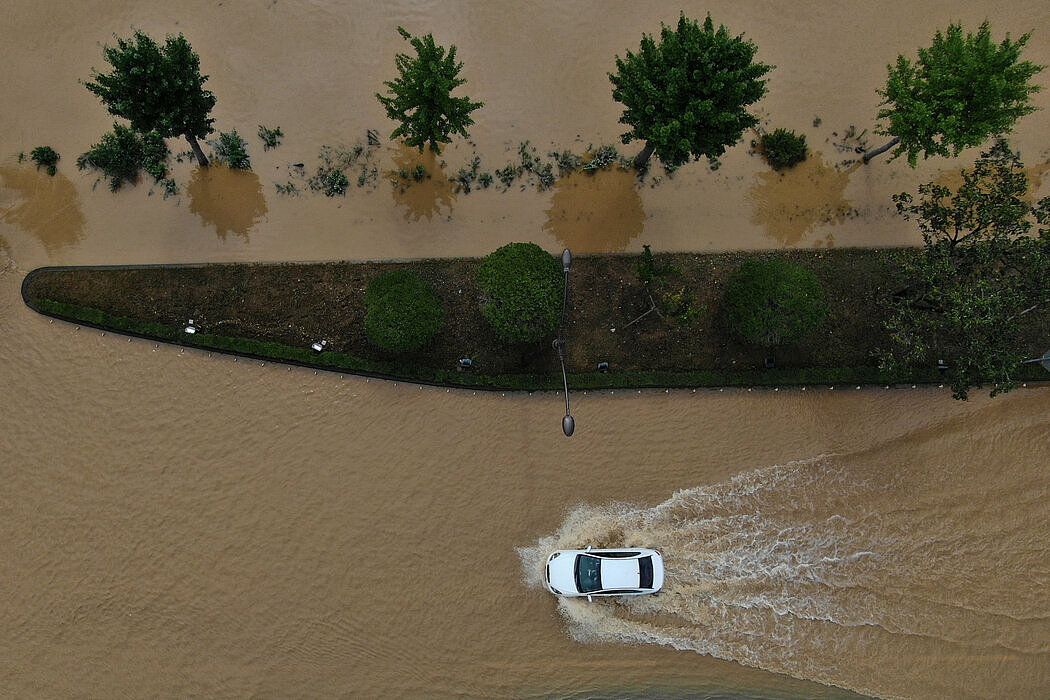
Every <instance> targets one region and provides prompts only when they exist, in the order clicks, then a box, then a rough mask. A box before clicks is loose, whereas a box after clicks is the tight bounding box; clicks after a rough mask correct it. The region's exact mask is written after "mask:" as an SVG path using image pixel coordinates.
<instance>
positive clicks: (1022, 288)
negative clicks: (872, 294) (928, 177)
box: [883, 141, 1050, 399]
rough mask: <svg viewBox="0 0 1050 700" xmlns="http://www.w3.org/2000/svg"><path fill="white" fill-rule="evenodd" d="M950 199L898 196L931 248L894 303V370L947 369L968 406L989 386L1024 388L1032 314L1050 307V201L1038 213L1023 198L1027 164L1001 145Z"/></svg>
mask: <svg viewBox="0 0 1050 700" xmlns="http://www.w3.org/2000/svg"><path fill="white" fill-rule="evenodd" d="M962 176H963V183H962V185H961V186H960V187H959V189H958V190H956V191H955V192H952V191H951V190H950V189H948V188H947V187H944V186H942V185H937V184H935V183H928V184H925V185H921V186H920V187H919V192H918V194H919V196H918V199H917V200H916V199H915V198H914V197H912V195H910V194H907V193H902V194H899V195H896V196H895V197H894V200H895V201H896V202H897V209H898V211H899V212H900V213H901V214H903V215H904V216H905V217H906V218H910V217H914V218H915V219H916V221H917V222H918V225H919V229H920V230H921V231H922V236H923V239H924V241H925V244H926V245H925V247H924V249H923V250H922V252H921V253H920V254H919V255H918V256H909V257H906V258H905V262H904V274H905V277H906V279H907V280H908V282H909V285H908V287H907V288H906V289H904V290H903V291H902V292H900V293H898V294H897V295H895V296H894V297H893V298H891V300H890V304H891V305H892V307H893V310H892V314H891V315H890V319H889V321H888V322H887V331H888V332H889V339H890V342H891V347H890V348H889V352H888V354H887V355H886V357H884V359H883V365H884V366H886V367H888V368H894V369H896V368H902V367H911V366H915V365H920V366H922V365H926V366H932V365H933V363H934V362H935V361H940V360H944V361H945V362H946V363H947V370H946V371H947V374H948V377H947V378H948V379H949V380H950V382H951V388H952V395H953V396H954V397H955V398H957V399H965V398H967V395H968V392H969V389H971V388H973V387H975V386H979V385H980V384H982V383H985V382H991V383H992V384H993V385H994V386H993V388H992V390H991V395H992V396H995V395H996V394H999V393H1002V392H1005V391H1009V390H1011V389H1013V388H1014V387H1015V386H1016V385H1017V379H1016V377H1017V375H1018V372H1019V370H1020V368H1021V364H1022V362H1023V361H1024V360H1025V359H1026V357H1027V356H1028V355H1029V353H1031V352H1033V351H1039V350H1042V348H1041V347H1039V348H1036V347H1029V344H1028V343H1026V341H1025V333H1024V329H1025V320H1026V319H1025V315H1026V314H1027V313H1029V312H1031V311H1035V310H1037V309H1042V310H1044V313H1045V308H1046V306H1047V305H1048V304H1050V275H1047V269H1050V231H1048V230H1046V229H1043V230H1041V231H1040V232H1039V235H1037V236H1033V235H1031V229H1032V227H1033V224H1034V223H1039V224H1046V223H1048V222H1050V197H1048V198H1045V199H1043V200H1042V201H1041V202H1039V203H1038V204H1037V205H1036V206H1034V207H1033V206H1031V205H1030V204H1029V203H1028V202H1027V201H1026V199H1025V196H1026V195H1027V193H1028V178H1027V175H1026V173H1025V171H1024V166H1023V164H1022V163H1021V161H1020V160H1019V158H1018V157H1017V154H1015V153H1013V152H1012V151H1011V150H1010V149H1009V147H1007V146H1006V144H1005V143H1004V142H1001V141H1000V142H999V143H997V144H996V145H995V147H993V148H992V149H991V150H989V151H988V152H986V153H983V154H982V155H981V157H980V159H978V160H977V162H976V163H975V164H974V167H973V169H972V170H967V171H963V173H962Z"/></svg>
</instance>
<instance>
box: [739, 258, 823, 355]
mask: <svg viewBox="0 0 1050 700" xmlns="http://www.w3.org/2000/svg"><path fill="white" fill-rule="evenodd" d="M725 305H726V312H727V314H728V317H729V323H730V325H731V326H732V327H733V329H734V330H735V331H736V332H737V333H739V334H740V336H741V337H743V338H744V339H745V340H748V341H750V342H752V343H757V344H761V345H766V346H774V345H791V344H793V343H797V342H798V341H800V340H801V339H802V338H804V337H805V336H806V335H807V334H809V333H810V332H812V331H814V330H816V329H817V328H819V327H820V326H821V324H823V323H824V319H825V318H826V317H827V314H828V308H827V301H826V299H825V297H824V290H823V289H822V288H821V286H820V282H819V281H818V280H817V276H816V275H814V274H813V273H812V272H811V271H810V270H807V269H806V268H804V267H802V266H800V265H795V264H794V263H790V262H788V261H786V260H784V259H782V258H779V257H770V258H749V259H747V260H745V261H744V262H743V263H741V264H740V266H739V267H738V268H737V269H736V270H734V271H733V273H732V274H731V275H730V276H729V280H728V281H727V282H726V287H725Z"/></svg>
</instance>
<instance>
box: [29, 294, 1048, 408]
mask: <svg viewBox="0 0 1050 700" xmlns="http://www.w3.org/2000/svg"><path fill="white" fill-rule="evenodd" d="M27 303H29V304H30V306H31V307H32V308H34V309H35V310H36V311H38V312H40V313H42V314H45V315H47V316H51V317H53V318H58V319H60V320H64V321H71V322H76V323H81V324H84V325H87V326H91V327H93V328H98V329H101V330H107V331H113V332H117V333H123V334H125V335H131V336H136V337H140V338H146V339H148V340H156V341H163V342H166V343H174V344H178V345H182V346H187V347H194V348H199V349H202V350H213V351H217V352H222V353H227V354H232V355H239V356H242V357H248V358H252V359H257V360H269V361H273V362H283V363H288V364H294V365H298V366H302V367H310V368H314V369H323V370H330V371H337V372H345V373H348V374H358V375H362V376H371V377H380V378H384V379H391V380H397V381H411V382H418V383H421V384H431V385H436V386H450V387H460V388H475V389H487V390H505V391H548V390H555V389H560V388H561V376H560V375H539V374H496V375H490V374H484V373H483V372H480V371H478V370H477V369H476V368H472V369H471V370H469V371H463V372H458V371H454V370H439V369H432V368H427V367H420V366H417V365H408V364H402V363H397V362H381V361H375V360H368V359H364V358H360V357H355V356H353V355H347V354H343V353H338V352H321V353H318V352H315V351H314V350H311V349H308V348H302V347H292V346H289V345H283V344H281V343H271V342H262V341H258V340H253V339H250V338H239V337H231V336H224V335H216V334H212V333H195V334H190V333H185V332H183V330H182V329H176V328H171V327H168V326H164V325H162V324H158V323H144V322H141V321H137V320H135V319H132V318H127V317H125V316H114V315H111V314H108V313H106V312H104V311H100V310H98V309H92V308H88V307H83V306H77V305H75V304H67V303H63V302H57V301H52V300H49V299H41V300H37V301H36V302H35V303H33V302H30V301H29V300H27ZM1044 373H1045V372H1044V371H1043V370H1042V369H1041V368H1039V367H1038V366H1036V365H1026V366H1025V367H1024V368H1023V370H1022V377H1021V379H1022V380H1029V379H1030V380H1038V379H1042V378H1043V377H1042V376H1041V374H1044ZM940 381H941V377H940V375H939V373H938V372H937V370H935V369H914V370H911V371H907V372H900V373H896V374H890V373H887V372H884V371H882V370H880V369H878V368H875V367H806V368H791V369H781V368H776V369H768V370H732V371H719V370H696V371H682V372H679V371H660V370H641V371H632V372H617V371H610V372H604V373H603V372H588V373H581V374H574V375H572V377H571V381H570V388H571V389H580V390H582V389H647V388H711V387H778V386H807V385H832V386H834V385H849V384H854V385H894V384H916V383H938V382H940Z"/></svg>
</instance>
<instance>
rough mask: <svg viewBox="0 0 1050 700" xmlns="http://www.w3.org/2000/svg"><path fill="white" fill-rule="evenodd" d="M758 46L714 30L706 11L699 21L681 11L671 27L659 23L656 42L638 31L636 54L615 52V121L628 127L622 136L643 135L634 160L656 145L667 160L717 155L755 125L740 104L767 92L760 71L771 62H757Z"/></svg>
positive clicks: (641, 160)
mask: <svg viewBox="0 0 1050 700" xmlns="http://www.w3.org/2000/svg"><path fill="white" fill-rule="evenodd" d="M757 51H758V47H756V46H755V45H754V44H753V43H751V42H750V41H748V40H746V39H744V38H743V35H741V36H737V37H733V36H730V34H729V30H728V29H726V28H725V27H724V26H722V25H719V26H718V29H715V26H714V23H713V22H712V21H711V15H708V16H707V19H705V20H704V22H703V24H702V25H701V24H698V23H697V22H696V21H694V20H690V19H687V18H686V17H685V15H684V14H683V15H681V16H680V17H679V18H678V26H677V27H676V28H674V29H672V28H671V27H668V26H663V28H662V29H661V32H660V40H659V42H657V41H656V40H655V39H653V37H652V36H650V35H643V37H642V42H641V46H640V48H639V50H638V52H637V53H631V52H630V51H628V52H627V55H626V56H625V57H624V58H622V59H621V58H620V57H619V56H617V57H616V72H615V73H610V74H609V80H610V81H611V82H612V84H613V93H612V95H613V99H615V100H616V101H617V102H620V103H622V104H623V105H624V107H625V109H624V111H623V115H622V116H621V117H620V122H621V123H622V124H626V125H628V126H629V127H631V129H630V131H628V132H626V133H625V134H623V136H622V139H623V142H624V143H625V144H626V143H629V142H630V141H631V140H633V139H639V140H642V141H644V142H645V147H644V148H643V150H642V152H641V153H639V154H638V156H637V157H636V158H635V167H638V168H644V167H645V165H646V163H647V162H648V160H649V158H650V156H651V155H652V154H653V153H654V152H655V153H656V155H657V157H659V158H660V160H661V161H663V162H664V163H665V164H666V165H668V166H670V167H678V166H680V165H683V164H684V163H687V162H688V161H689V159H690V158H691V157H692V158H699V157H700V156H707V157H708V158H717V157H719V156H721V155H722V154H723V153H725V150H726V147H727V146H732V145H733V144H735V143H737V142H738V141H739V140H740V138H741V136H742V135H743V133H744V130H745V129H749V128H751V127H753V126H755V125H756V124H757V123H758V119H757V118H756V117H755V116H753V115H752V114H749V113H748V112H747V110H746V107H747V106H748V105H751V104H753V103H755V102H757V101H758V100H759V99H761V97H762V96H763V95H764V94H765V93H766V81H765V80H761V78H762V76H763V75H765V74H766V73H768V72H769V71H770V70H771V69H772V66H768V65H766V64H764V63H758V62H755V60H754V58H755V53H756V52H757Z"/></svg>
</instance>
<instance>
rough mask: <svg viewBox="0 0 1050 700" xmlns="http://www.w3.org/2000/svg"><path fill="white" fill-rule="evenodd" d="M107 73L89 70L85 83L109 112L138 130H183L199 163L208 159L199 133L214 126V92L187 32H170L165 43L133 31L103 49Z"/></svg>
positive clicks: (163, 132)
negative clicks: (90, 76)
mask: <svg viewBox="0 0 1050 700" xmlns="http://www.w3.org/2000/svg"><path fill="white" fill-rule="evenodd" d="M102 52H103V55H104V56H105V58H106V61H107V62H108V63H109V64H110V65H111V66H112V67H113V71H112V72H111V73H107V74H103V73H98V72H95V71H94V70H92V73H93V77H94V80H93V81H91V82H87V83H84V87H86V88H87V89H88V90H90V91H91V92H93V93H94V94H96V95H98V97H99V98H100V99H101V100H102V102H103V103H105V105H106V107H107V109H109V112H110V114H113V115H116V116H118V117H122V118H124V119H127V120H128V121H129V122H131V128H132V129H134V130H135V131H137V132H139V133H143V134H145V133H148V132H150V131H155V132H157V133H158V134H160V135H161V136H162V137H164V138H169V137H172V136H185V137H186V140H187V141H188V142H189V144H190V147H191V148H192V149H193V152H194V154H196V156H197V160H198V161H199V162H200V164H201V165H207V164H208V159H207V158H206V157H205V156H204V152H203V151H202V150H201V147H200V145H199V144H198V143H197V139H199V138H204V137H205V136H207V135H208V134H210V133H211V132H212V126H211V125H212V122H214V121H215V120H214V119H212V118H210V117H209V116H208V114H209V113H210V112H211V109H212V107H214V106H215V95H213V94H212V93H211V91H209V90H205V89H204V87H203V86H204V82H205V81H206V80H207V79H208V76H206V75H201V73H200V57H199V56H198V55H197V54H196V53H194V52H193V49H192V48H191V47H190V44H189V42H188V41H186V38H185V37H184V36H183V35H182V34H179V35H178V36H168V37H167V39H166V40H165V42H164V46H160V45H159V44H157V42H155V41H154V40H153V39H152V38H151V37H149V36H148V35H146V34H144V33H143V32H141V31H136V32H135V33H134V35H132V37H131V38H130V39H121V38H119V37H117V45H116V46H115V47H114V46H105V47H103V49H102Z"/></svg>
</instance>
